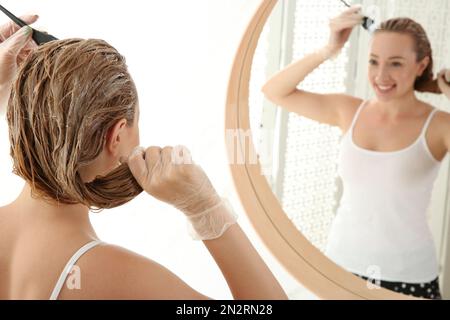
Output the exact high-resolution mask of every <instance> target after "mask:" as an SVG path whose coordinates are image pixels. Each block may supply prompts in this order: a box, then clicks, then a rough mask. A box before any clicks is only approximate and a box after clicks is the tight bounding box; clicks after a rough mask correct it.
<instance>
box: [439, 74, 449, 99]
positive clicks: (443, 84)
mask: <svg viewBox="0 0 450 320" xmlns="http://www.w3.org/2000/svg"><path fill="white" fill-rule="evenodd" d="M437 78H438V85H439V89H441V91H442V93H443V94H445V95H446V97H447V98H448V99H450V69H443V70H441V71H440V72H439V73H438V76H437Z"/></svg>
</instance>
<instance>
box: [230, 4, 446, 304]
mask: <svg viewBox="0 0 450 320" xmlns="http://www.w3.org/2000/svg"><path fill="white" fill-rule="evenodd" d="M346 3H347V4H348V5H353V4H356V3H358V4H361V5H362V8H363V13H364V15H365V16H367V17H369V18H371V19H373V20H374V21H375V22H376V23H377V22H381V21H385V20H387V19H390V18H396V17H408V18H411V19H413V20H414V21H416V22H418V23H420V24H421V25H422V26H423V27H424V29H425V30H426V32H427V35H428V38H429V40H430V43H431V46H432V49H433V60H434V68H433V69H434V72H435V74H436V72H437V71H439V70H441V69H442V68H444V67H446V66H447V67H448V66H450V44H448V41H447V43H446V41H444V39H448V36H447V35H446V32H448V31H447V30H450V28H449V26H448V24H449V23H448V22H447V19H446V17H447V16H448V14H449V13H450V12H449V11H450V7H449V6H448V4H447V2H446V1H436V2H433V3H432V4H430V3H427V4H425V3H423V1H417V0H407V1H365V0H363V1H346ZM345 10H347V8H346V6H345V5H344V3H343V1H340V0H327V1H321V2H316V1H308V0H284V1H273V0H272V1H271V0H267V1H263V2H262V3H261V5H260V7H259V8H258V10H257V12H256V13H255V15H254V17H253V19H252V21H251V22H250V24H249V26H248V28H247V30H246V32H245V34H244V36H243V39H242V42H241V45H240V47H239V50H238V53H237V55H236V59H235V62H234V66H233V70H232V74H231V79H230V84H229V91H228V100H227V114H226V115H227V120H226V139H227V145H228V149H229V150H228V154H229V156H230V158H229V161H230V166H231V170H232V174H233V178H234V181H235V185H236V188H237V190H238V192H239V194H240V197H241V201H242V203H243V206H244V207H245V208H246V211H247V213H248V215H249V218H250V220H251V221H252V223H253V224H254V226H255V228H256V230H257V232H258V233H259V234H260V236H261V238H262V240H263V241H264V242H265V244H266V245H267V246H268V247H269V249H270V250H271V251H272V252H273V254H274V255H275V256H276V257H277V258H278V259H279V260H280V261H281V262H282V263H283V265H284V266H285V267H286V268H287V270H288V271H289V272H290V273H291V274H293V275H294V276H295V277H296V278H297V279H298V280H299V281H300V282H301V283H302V284H303V285H304V286H305V287H307V288H308V289H309V290H311V291H312V292H313V293H315V294H316V295H317V296H319V297H321V298H350V299H353V298H362V299H386V298H387V299H391V298H392V299H404V298H407V299H408V298H412V297H413V296H415V297H427V298H437V296H438V294H442V295H443V298H448V297H450V246H449V245H448V243H449V241H448V240H449V236H450V235H449V219H448V213H447V211H448V208H447V189H448V180H449V172H448V168H449V164H448V157H445V158H443V159H435V157H433V153H431V152H430V150H429V148H427V147H426V146H425V147H424V146H423V145H421V146H422V149H420V148H419V147H417V148H414V146H415V145H416V146H419V145H420V143H419V142H420V141H422V140H421V139H420V138H417V139H415V138H414V137H415V136H414V135H415V134H416V135H417V136H419V137H422V136H425V134H426V133H427V130H425V129H426V128H428V125H429V124H430V123H431V120H432V119H433V116H434V114H435V112H434V114H431V112H428V114H426V115H425V114H424V115H423V116H422V115H421V116H417V117H416V118H414V119H416V120H414V121H415V122H407V121H406V120H405V121H404V123H408V128H410V129H403V130H404V131H405V132H406V134H405V139H404V141H402V139H394V137H393V138H392V139H389V141H394V143H387V144H386V143H385V144H383V145H379V144H376V143H374V144H370V142H371V141H372V142H373V141H380V139H378V140H377V139H375V138H376V137H378V138H379V137H384V138H385V139H386V137H389V135H388V134H389V133H391V134H392V133H395V132H398V130H399V125H397V126H392V128H390V127H385V128H381V127H380V126H379V124H380V123H381V121H380V122H378V123H377V124H378V127H377V128H378V129H379V128H381V129H380V130H378V131H376V130H364V128H365V127H367V128H368V127H370V125H373V126H374V128H376V127H375V125H376V124H374V122H373V121H372V122H371V121H370V119H374V116H373V114H371V113H370V112H369V111H370V110H373V109H374V106H375V105H376V104H375V102H376V101H378V100H377V99H379V98H380V95H377V93H376V92H374V88H373V87H372V85H371V81H370V79H371V78H370V77H369V73H370V72H372V74H373V69H374V68H375V67H373V64H375V63H377V61H376V60H377V58H378V60H379V61H380V63H381V61H383V59H384V58H383V57H384V56H383V54H385V53H386V52H387V53H386V54H389V53H390V52H389V50H385V51H380V48H379V47H380V46H378V47H376V46H374V45H373V43H372V40H373V36H374V34H373V33H372V32H370V31H369V30H366V29H365V28H363V27H362V26H356V27H355V28H354V29H353V31H352V33H351V36H350V38H349V40H348V41H347V42H346V44H345V46H344V47H343V49H342V50H341V52H340V54H339V55H338V56H336V57H335V58H333V59H328V60H326V61H323V62H322V63H316V64H317V66H316V67H315V68H313V70H312V71H311V72H310V73H308V74H307V76H306V77H305V78H304V80H303V81H301V83H300V84H299V86H298V88H300V90H302V91H303V92H310V93H314V94H317V95H321V96H322V95H327V96H328V97H329V98H330V97H331V98H333V97H334V96H333V94H335V95H336V97H337V98H339V99H341V96H348V97H352V98H351V99H349V100H348V101H349V110H353V111H352V112H349V114H348V115H347V116H346V119H347V121H346V122H345V126H342V125H341V126H340V125H337V124H330V123H326V122H327V121H323V120H324V116H323V115H321V116H320V117H318V116H317V112H316V113H314V112H312V111H311V108H309V111H308V108H307V107H302V108H300V107H299V106H298V105H301V104H302V103H303V104H302V105H305V104H304V103H305V101H308V100H298V101H299V103H295V102H292V101H287V100H281V99H279V97H275V98H273V97H272V96H271V94H268V93H267V92H264V93H263V88H264V87H265V86H266V85H267V84H269V89H270V90H271V89H272V88H273V87H274V81H272V82H271V83H270V82H269V80H271V79H272V77H274V75H279V74H280V71H281V70H286V68H287V67H288V66H292V65H293V63H295V62H298V61H299V60H301V59H303V58H305V57H307V56H308V55H309V54H311V53H314V52H315V51H317V50H318V49H319V48H321V46H324V45H325V44H326V43H327V41H328V37H329V19H330V18H332V17H336V16H338V15H339V14H341V13H342V12H343V11H345ZM375 26H376V24H375ZM377 50H378V51H377ZM391 51H392V50H391ZM373 54H378V55H376V57H377V58H374V59H372V60H375V61H371V59H370V58H371V57H372V55H373ZM313 59H314V58H313ZM316 59H317V58H316ZM397 60H399V59H397ZM395 62H397V61H393V63H392V64H394V63H395ZM369 63H370V65H369ZM383 63H384V62H383ZM369 68H372V69H369ZM386 68H387V67H386ZM392 68H395V67H392ZM398 68H399V67H398ZM380 69H381V67H380ZM298 70H300V68H298ZM370 70H372V71H370ZM394 72H396V71H392V74H394ZM381 73H383V72H381ZM291 74H292V72H291ZM285 77H289V75H286V76H285ZM383 77H385V76H384V75H383ZM389 77H391V78H394V79H395V74H394V75H390V76H387V77H386V78H389ZM391 78H389V79H390V80H392V79H391ZM279 79H283V77H279V78H278V79H277V80H279ZM376 79H379V78H378V77H376ZM383 79H385V78H383ZM397 79H399V78H397ZM285 81H288V80H285ZM299 82H300V79H299ZM385 84H386V83H385ZM380 85H381V84H380ZM386 85H387V84H386ZM399 86H400V83H399ZM383 88H384V87H383ZM379 94H382V93H379ZM268 96H270V98H268ZM311 96H312V97H314V98H317V97H316V96H313V95H311ZM416 96H417V98H418V99H420V101H423V106H425V105H427V106H430V110H431V106H433V107H435V108H437V109H440V110H445V109H446V106H447V108H448V105H449V101H448V100H447V99H446V97H445V96H444V95H437V94H431V93H425V94H424V93H416ZM311 99H312V98H311ZM311 101H312V100H311ZM322 101H328V102H330V100H322ZM331 101H332V100H331ZM300 102H301V103H300ZM314 103H316V104H317V102H314ZM314 103H313V104H314ZM336 103H337V104H338V103H339V102H336ZM421 106H422V105H421ZM364 107H365V108H366V112H364V111H363V110H364ZM319 108H322V106H319ZM423 109H424V110H425V109H426V108H425V107H424V108H423ZM321 110H322V109H321ZM323 110H325V109H323ZM308 112H309V113H308ZM308 115H309V116H308ZM358 119H360V121H357V120H358ZM367 119H369V120H367ZM411 121H413V120H411ZM328 122H331V121H328ZM358 122H359V123H358ZM385 123H387V121H385ZM411 123H417V124H418V125H417V126H414V125H410V124H411ZM350 128H356V129H355V130H353V129H352V130H350ZM395 128H397V131H396V130H395ZM346 129H347V130H346ZM349 132H352V133H353V135H351V136H350V137H353V139H349ZM358 132H359V134H358ZM365 132H372V135H370V134H365ZM374 132H379V133H378V134H373V133H374ZM402 132H403V131H402ZM357 135H358V136H359V137H357ZM408 136H411V137H413V138H414V139H413V140H412V143H411V144H409V142H408V141H409V140H408V139H407V137H408ZM356 141H358V142H359V144H358V143H356ZM367 141H368V142H369V143H364V142H367ZM395 141H397V143H400V145H402V143H403V144H404V145H405V148H396V147H395V146H396V144H395ZM425 141H426V140H425ZM361 142H362V143H361ZM345 143H351V145H352V146H353V147H354V149H352V152H354V153H355V154H356V155H355V154H352V155H351V156H350V155H349V154H348V151H349V149H348V148H347V149H345V147H346V145H345ZM362 145H364V146H365V148H363V147H361V146H362ZM371 149H372V150H371ZM397 149H398V150H397ZM345 150H346V151H347V153H345V152H344V151H345ZM386 150H388V151H389V152H385V151H386ZM408 150H409V151H408ZM404 151H408V152H404ZM357 152H360V153H361V154H364V155H366V158H364V159H362V158H358V153H357ZM414 152H416V153H414ZM417 152H419V153H420V152H422V153H423V154H422V155H418V154H417ZM420 156H423V159H421V158H420ZM408 157H409V158H408ZM368 158H370V160H371V161H372V162H371V163H370V165H369V164H367V163H361V161H367V160H368ZM394 158H395V159H402V161H403V162H401V163H404V164H408V163H412V164H411V165H410V167H411V170H413V171H411V170H410V171H409V174H411V176H408V175H405V176H403V180H402V177H400V175H398V174H397V175H396V174H395V173H392V172H391V171H392V167H389V166H390V165H392V162H393V161H396V160H394ZM388 159H390V160H388ZM408 159H410V161H408ZM437 160H438V161H437ZM389 161H390V162H389ZM421 161H422V162H421ZM389 163H390V164H389ZM417 163H421V164H422V167H421V166H420V165H417ZM425 163H426V165H427V166H428V167H427V169H424V168H423V166H424V165H425ZM413 164H414V165H413ZM362 168H364V169H362ZM358 170H360V171H358ZM420 170H422V173H423V175H425V171H424V170H429V171H428V173H427V174H428V176H427V177H428V178H425V177H424V176H421V177H419V176H420V174H419V173H418V172H419V171H420ZM349 172H350V173H352V175H349V174H348V173H349ZM389 172H391V174H389ZM350 176H351V177H350ZM374 177H375V178H379V179H375V180H373V179H372V178H374ZM380 177H382V178H380ZM420 178H421V179H422V180H421V181H422V182H420V183H422V184H421V187H424V185H426V186H427V187H426V188H422V189H420V190H418V186H417V185H414V183H416V184H417V182H414V181H417V179H420ZM348 179H353V180H351V182H349V181H348ZM370 179H372V180H370ZM361 182H365V183H362V184H361ZM352 183H353V184H352ZM358 183H359V185H358V186H359V188H356V189H355V188H353V187H354V186H355V184H358ZM383 183H384V186H385V187H383ZM403 183H404V184H403ZM374 185H376V186H377V187H378V191H379V190H380V188H382V187H383V189H382V190H383V192H382V195H381V196H379V197H374V196H373V194H371V192H376V191H377V190H376V189H375V188H374ZM364 186H365V187H364ZM405 186H406V187H405ZM396 188H397V189H396ZM350 190H351V191H350ZM394 195H395V196H396V197H398V198H394ZM419 198H420V199H419ZM380 199H383V201H382V203H380ZM398 199H401V201H397V200H398ZM390 200H392V201H390ZM377 201H378V202H377ZM357 204H358V205H359V207H358V210H351V208H353V207H355V206H357ZM377 205H378V207H377ZM401 205H403V207H400V208H401V209H402V210H401V211H402V214H397V215H396V211H395V210H396V208H398V207H399V206H401ZM406 205H409V206H410V208H411V209H410V210H404V209H405V206H406ZM424 205H425V206H426V208H425V207H423V206H424ZM374 208H384V210H383V212H379V210H375V209H374ZM356 211H357V213H356ZM447 260H448V262H447ZM436 278H437V279H436ZM439 287H440V288H439ZM399 293H403V294H399Z"/></svg>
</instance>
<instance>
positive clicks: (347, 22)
mask: <svg viewBox="0 0 450 320" xmlns="http://www.w3.org/2000/svg"><path fill="white" fill-rule="evenodd" d="M363 18H364V15H363V14H362V13H361V6H360V5H353V6H351V7H350V8H349V9H347V10H345V11H344V12H342V13H341V14H340V15H338V16H337V17H335V18H333V19H331V20H330V23H329V27H330V38H329V40H328V44H327V46H326V47H327V49H328V50H329V52H330V55H336V54H337V53H339V51H340V50H341V49H342V48H343V47H344V45H345V43H346V42H347V41H348V39H349V37H350V35H351V33H352V30H353V28H354V27H355V26H357V25H360V24H361V23H362V21H363Z"/></svg>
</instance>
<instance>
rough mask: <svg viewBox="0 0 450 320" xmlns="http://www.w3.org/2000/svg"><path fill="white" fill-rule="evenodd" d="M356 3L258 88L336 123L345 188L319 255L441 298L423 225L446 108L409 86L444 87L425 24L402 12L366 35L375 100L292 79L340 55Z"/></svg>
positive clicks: (390, 284)
mask: <svg viewBox="0 0 450 320" xmlns="http://www.w3.org/2000/svg"><path fill="white" fill-rule="evenodd" d="M362 19H363V15H362V14H361V13H360V7H356V6H355V7H352V8H350V9H348V10H347V11H345V12H343V13H342V14H341V15H339V16H338V17H336V18H334V19H332V20H331V21H330V30H331V33H330V39H329V43H328V44H327V45H326V46H325V47H323V48H322V49H320V50H318V51H317V52H315V53H312V54H310V55H307V56H306V57H304V58H303V59H301V60H300V61H298V62H295V63H293V64H291V65H290V66H288V67H287V68H285V69H284V70H282V71H281V72H279V73H277V74H276V75H274V76H273V77H272V78H271V79H269V81H268V82H267V83H266V84H265V85H264V87H263V89H262V91H263V92H264V94H265V95H266V97H267V98H268V99H269V100H271V101H273V102H274V103H275V104H277V105H279V106H281V107H283V108H286V109H287V110H289V111H292V112H295V113H297V114H299V115H301V116H304V117H307V118H310V119H313V120H316V121H318V122H321V123H326V124H329V125H332V126H337V127H339V128H340V129H341V130H342V132H343V133H344V135H343V138H342V145H341V153H340V158H339V168H338V172H339V175H340V176H341V178H342V181H343V185H344V193H343V196H342V199H341V203H340V206H339V210H338V212H337V215H336V218H335V220H334V221H333V224H332V228H331V231H330V234H329V240H328V245H327V249H326V254H327V255H328V256H329V257H330V258H331V259H332V260H333V261H335V262H336V263H337V264H339V265H340V266H342V267H343V268H345V269H346V270H349V271H351V272H353V273H355V274H357V275H359V276H361V277H363V278H365V279H368V278H372V273H378V274H379V277H377V280H378V283H379V284H380V285H381V286H382V287H385V288H388V289H391V290H395V291H397V292H401V293H405V294H411V295H414V296H417V297H425V298H431V299H433V298H439V297H440V294H439V285H438V264H437V258H436V255H435V247H434V243H433V240H432V235H431V232H430V230H429V228H428V225H427V221H426V208H427V206H428V204H429V201H430V196H431V190H432V186H433V182H434V180H435V178H436V175H437V172H438V169H439V165H440V161H441V160H442V159H443V158H444V156H445V155H446V153H447V151H448V150H449V148H450V114H448V113H446V112H442V111H438V110H437V109H436V108H434V107H433V106H431V105H429V104H427V103H425V102H423V101H420V100H419V99H417V97H416V96H415V91H422V92H426V91H428V92H434V93H445V94H446V96H447V97H448V98H449V99H450V86H449V85H448V84H446V82H445V80H444V77H447V79H449V80H450V70H447V72H445V71H443V72H441V73H440V74H439V75H438V81H437V83H436V81H433V58H432V52H431V47H430V43H429V41H428V38H427V36H426V33H425V31H424V30H423V28H422V27H421V26H420V25H419V24H417V23H416V22H414V21H412V20H411V19H407V18H399V19H391V20H388V21H385V22H384V23H382V24H381V25H380V26H379V27H378V28H377V30H375V32H374V33H373V35H372V39H371V49H370V61H369V62H370V63H369V68H368V80H369V82H370V84H371V87H372V88H373V90H374V91H375V94H376V97H375V98H374V99H372V100H368V101H363V100H361V99H359V98H357V97H353V96H350V95H346V94H316V93H312V92H306V91H304V90H300V89H297V85H298V84H299V83H300V82H302V81H303V79H304V78H305V77H306V76H307V75H308V74H310V73H311V72H312V71H313V70H314V69H316V68H317V67H318V66H319V65H321V64H322V63H323V62H324V61H326V60H327V59H329V58H331V57H333V56H335V55H337V54H338V53H339V52H340V50H341V49H342V48H343V46H344V44H345V43H346V41H347V40H348V38H349V36H350V34H351V32H352V29H353V27H355V26H357V25H360V24H361V22H362Z"/></svg>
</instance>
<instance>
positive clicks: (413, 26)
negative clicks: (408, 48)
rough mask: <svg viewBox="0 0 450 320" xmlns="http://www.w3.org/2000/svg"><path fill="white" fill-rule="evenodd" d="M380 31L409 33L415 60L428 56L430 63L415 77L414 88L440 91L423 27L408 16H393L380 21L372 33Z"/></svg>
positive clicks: (425, 90) (431, 52)
mask: <svg viewBox="0 0 450 320" xmlns="http://www.w3.org/2000/svg"><path fill="white" fill-rule="evenodd" d="M382 31H389V32H397V33H401V34H407V35H410V36H411V37H412V39H413V41H414V51H415V52H416V54H417V60H416V62H420V61H422V60H423V59H424V58H425V57H427V56H428V57H430V63H429V64H428V66H427V68H426V69H425V71H424V72H423V74H422V76H420V77H418V78H417V79H416V82H415V83H414V90H416V91H419V92H430V93H437V94H440V93H442V92H441V90H440V89H439V86H438V81H437V79H434V76H433V51H432V49H431V44H430V40H429V39H428V36H427V33H426V32H425V29H424V28H423V27H422V26H421V25H420V24H419V23H417V22H416V21H414V20H412V19H410V18H402V17H401V18H393V19H389V20H386V21H384V22H382V23H381V24H380V25H379V26H377V28H376V29H375V30H374V34H376V33H378V32H382Z"/></svg>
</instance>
